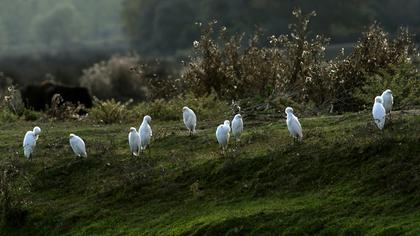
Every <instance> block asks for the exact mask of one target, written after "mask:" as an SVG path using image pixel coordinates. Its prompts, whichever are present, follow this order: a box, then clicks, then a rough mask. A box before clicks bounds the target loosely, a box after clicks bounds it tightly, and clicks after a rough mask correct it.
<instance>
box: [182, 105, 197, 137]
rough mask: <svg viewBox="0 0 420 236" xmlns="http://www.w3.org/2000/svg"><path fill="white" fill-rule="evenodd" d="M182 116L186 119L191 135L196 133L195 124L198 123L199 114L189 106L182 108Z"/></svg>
mask: <svg viewBox="0 0 420 236" xmlns="http://www.w3.org/2000/svg"><path fill="white" fill-rule="evenodd" d="M182 116H183V120H184V124H185V127H187V129H188V132H189V135H190V136H191V135H192V134H194V133H195V126H196V125H197V116H196V115H195V113H194V111H193V110H191V109H190V108H188V107H183V108H182Z"/></svg>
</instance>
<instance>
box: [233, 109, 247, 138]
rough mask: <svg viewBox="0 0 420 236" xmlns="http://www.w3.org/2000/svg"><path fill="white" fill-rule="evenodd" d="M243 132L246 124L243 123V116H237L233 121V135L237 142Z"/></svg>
mask: <svg viewBox="0 0 420 236" xmlns="http://www.w3.org/2000/svg"><path fill="white" fill-rule="evenodd" d="M243 130H244V122H243V121H242V116H241V114H236V115H235V117H233V120H232V135H233V136H234V137H235V139H236V141H239V138H240V137H241V134H242V131H243Z"/></svg>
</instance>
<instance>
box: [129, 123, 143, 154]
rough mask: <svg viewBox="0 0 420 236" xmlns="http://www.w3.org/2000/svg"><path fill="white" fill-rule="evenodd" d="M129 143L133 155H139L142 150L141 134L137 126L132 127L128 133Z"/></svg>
mask: <svg viewBox="0 0 420 236" xmlns="http://www.w3.org/2000/svg"><path fill="white" fill-rule="evenodd" d="M128 145H129V146H130V151H131V155H132V156H133V155H134V156H138V155H139V151H140V134H139V133H137V130H136V128H134V127H131V128H130V133H128Z"/></svg>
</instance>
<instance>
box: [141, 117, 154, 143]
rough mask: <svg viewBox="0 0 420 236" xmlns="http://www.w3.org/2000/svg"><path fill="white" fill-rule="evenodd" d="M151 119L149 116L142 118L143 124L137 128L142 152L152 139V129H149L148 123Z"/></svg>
mask: <svg viewBox="0 0 420 236" xmlns="http://www.w3.org/2000/svg"><path fill="white" fill-rule="evenodd" d="M151 121H152V118H151V117H150V116H144V118H143V122H142V123H141V125H140V128H139V134H140V149H141V150H144V149H146V148H147V147H148V146H149V145H150V139H151V137H152V128H151V127H150V122H151Z"/></svg>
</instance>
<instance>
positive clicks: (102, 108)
mask: <svg viewBox="0 0 420 236" xmlns="http://www.w3.org/2000/svg"><path fill="white" fill-rule="evenodd" d="M131 102H132V100H129V101H128V102H125V103H122V102H117V101H115V100H114V99H111V100H106V101H101V100H99V99H97V98H96V97H95V98H94V106H93V108H92V109H91V110H90V112H89V116H90V117H91V118H92V119H93V120H94V121H96V122H97V123H103V124H112V123H121V122H123V121H126V120H128V119H129V118H128V114H129V111H128V109H127V106H128V105H129V104H130V103H131Z"/></svg>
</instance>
